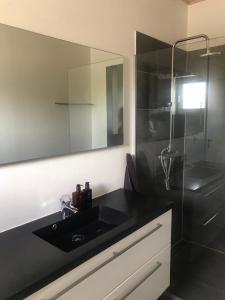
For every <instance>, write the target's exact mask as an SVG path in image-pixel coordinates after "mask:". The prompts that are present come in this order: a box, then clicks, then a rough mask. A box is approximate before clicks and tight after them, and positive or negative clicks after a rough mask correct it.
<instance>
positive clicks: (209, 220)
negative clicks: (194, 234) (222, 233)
mask: <svg viewBox="0 0 225 300" xmlns="http://www.w3.org/2000/svg"><path fill="white" fill-rule="evenodd" d="M217 216H218V213H216V214H215V215H213V216H212V217H211V218H209V219H208V220H207V221H206V222H205V223H203V224H202V226H207V225H208V224H209V223H211V222H212V221H213V220H214V219H215V218H216V217H217Z"/></svg>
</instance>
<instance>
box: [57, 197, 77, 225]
mask: <svg viewBox="0 0 225 300" xmlns="http://www.w3.org/2000/svg"><path fill="white" fill-rule="evenodd" d="M60 202H61V213H62V219H63V220H65V219H66V218H68V217H71V216H72V215H74V214H76V213H77V212H78V209H77V208H76V207H75V206H73V204H72V200H71V198H70V196H69V195H63V196H62V197H61V198H60Z"/></svg>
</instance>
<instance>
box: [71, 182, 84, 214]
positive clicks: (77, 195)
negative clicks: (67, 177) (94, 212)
mask: <svg viewBox="0 0 225 300" xmlns="http://www.w3.org/2000/svg"><path fill="white" fill-rule="evenodd" d="M72 202H73V206H74V207H76V208H77V209H78V211H80V210H83V209H84V208H85V203H86V202H85V195H84V192H83V191H81V184H77V186H76V192H73V194H72Z"/></svg>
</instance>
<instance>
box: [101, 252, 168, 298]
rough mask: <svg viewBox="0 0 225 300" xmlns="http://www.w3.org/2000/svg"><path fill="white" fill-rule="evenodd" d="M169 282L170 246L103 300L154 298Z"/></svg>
mask: <svg viewBox="0 0 225 300" xmlns="http://www.w3.org/2000/svg"><path fill="white" fill-rule="evenodd" d="M169 284H170V247H168V248H167V249H165V250H164V251H162V252H161V253H160V254H159V255H157V256H156V257H154V258H153V259H151V260H150V261H148V262H147V263H145V264H144V265H143V266H142V267H141V268H139V269H138V270H137V271H136V272H135V273H134V274H132V275H131V276H129V277H128V278H127V279H126V280H125V281H124V282H122V283H121V284H120V285H119V286H117V287H116V288H115V289H114V290H113V291H112V292H111V293H110V294H108V295H107V296H105V297H104V298H103V300H124V299H126V300H137V299H141V300H156V299H158V297H159V296H160V295H161V294H162V293H163V292H164V291H165V290H166V289H167V288H168V287H169Z"/></svg>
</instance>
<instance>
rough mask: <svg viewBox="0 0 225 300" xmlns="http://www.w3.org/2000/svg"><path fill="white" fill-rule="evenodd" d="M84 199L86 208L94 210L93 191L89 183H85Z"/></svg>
mask: <svg viewBox="0 0 225 300" xmlns="http://www.w3.org/2000/svg"><path fill="white" fill-rule="evenodd" d="M83 192H84V199H85V207H86V208H92V189H91V188H90V184H89V182H85V188H84V190H83Z"/></svg>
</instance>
